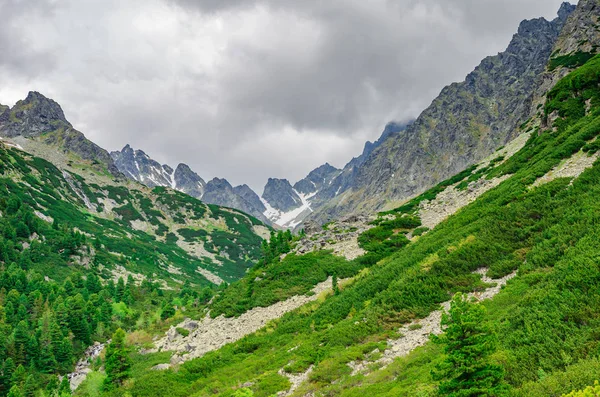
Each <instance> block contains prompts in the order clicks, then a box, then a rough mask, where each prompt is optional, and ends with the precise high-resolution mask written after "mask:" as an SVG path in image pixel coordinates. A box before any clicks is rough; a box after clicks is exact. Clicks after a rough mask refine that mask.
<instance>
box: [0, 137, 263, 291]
mask: <svg viewBox="0 0 600 397" xmlns="http://www.w3.org/2000/svg"><path fill="white" fill-rule="evenodd" d="M0 179H1V183H0V198H4V199H8V198H10V197H19V198H20V200H22V201H23V202H24V203H26V204H27V205H29V206H30V207H31V208H32V209H33V210H34V211H37V212H38V213H39V214H41V215H42V216H44V217H46V219H48V220H53V221H56V222H58V223H61V224H67V225H69V226H70V227H73V228H76V229H77V230H79V231H80V232H81V233H83V234H85V235H87V236H89V242H90V244H89V246H87V247H86V250H85V252H82V253H80V254H79V255H78V256H80V258H79V259H76V258H73V260H72V261H71V263H70V264H69V266H61V267H56V268H55V267H46V268H41V267H40V269H39V270H40V271H44V272H47V273H48V274H51V275H52V277H56V278H57V279H59V280H60V279H62V278H64V277H65V276H66V275H68V274H69V272H71V271H72V270H73V268H74V267H75V268H77V267H81V268H88V269H89V268H94V269H97V270H98V271H99V273H100V275H101V276H102V277H105V278H111V277H113V276H114V275H115V274H114V273H111V272H112V271H113V270H115V269H116V268H117V266H122V267H124V268H125V269H126V270H127V271H128V272H132V273H136V274H139V275H142V276H145V277H150V278H152V279H154V280H163V281H164V282H165V283H167V284H169V285H171V286H177V285H179V284H181V283H182V282H183V281H185V280H188V281H190V282H192V283H193V284H198V285H207V284H209V282H208V280H207V279H206V278H205V277H204V276H202V275H201V274H200V273H199V272H198V271H197V269H198V268H202V269H207V270H209V271H210V272H212V273H214V274H215V275H217V276H218V277H220V278H221V279H223V280H225V281H228V282H231V281H233V280H236V279H238V278H240V277H242V276H243V275H244V274H245V272H246V269H248V268H249V267H251V266H252V265H253V264H254V263H255V262H256V261H257V260H258V258H259V256H260V244H261V241H262V238H261V237H260V236H258V235H257V233H256V231H255V227H263V228H264V226H262V224H261V223H260V222H259V221H258V220H256V219H254V218H253V217H251V216H249V215H246V214H243V213H241V212H239V211H235V210H232V209H228V208H221V207H218V206H213V205H205V204H203V203H202V202H200V201H198V200H196V199H194V198H192V197H189V196H187V195H185V194H183V193H180V192H177V191H172V190H169V189H164V188H156V189H154V190H150V189H147V188H145V187H142V186H141V185H136V184H131V183H130V184H127V185H125V184H123V185H119V184H107V185H102V186H100V185H98V184H96V183H88V182H87V181H86V179H84V178H83V177H81V176H79V175H78V174H75V173H68V172H66V171H65V172H64V173H62V172H61V171H60V170H58V169H57V168H56V167H55V166H54V165H52V164H51V163H49V162H47V161H45V160H43V159H41V158H38V157H32V156H29V155H27V154H26V153H24V152H22V151H19V150H16V149H13V148H7V147H4V146H0ZM78 264H79V265H78ZM40 266H41V265H40ZM124 276H125V277H127V275H126V274H125V275H124Z"/></svg>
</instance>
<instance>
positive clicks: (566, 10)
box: [558, 1, 577, 21]
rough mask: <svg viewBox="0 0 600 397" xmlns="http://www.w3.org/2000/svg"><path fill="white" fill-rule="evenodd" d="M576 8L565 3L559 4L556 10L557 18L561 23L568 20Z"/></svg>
mask: <svg viewBox="0 0 600 397" xmlns="http://www.w3.org/2000/svg"><path fill="white" fill-rule="evenodd" d="M576 8H577V6H576V5H574V4H571V3H569V2H566V1H565V2H564V3H562V4H561V6H560V8H559V9H558V18H559V19H561V20H563V21H566V20H567V18H569V16H570V15H571V14H572V13H573V11H575V9H576Z"/></svg>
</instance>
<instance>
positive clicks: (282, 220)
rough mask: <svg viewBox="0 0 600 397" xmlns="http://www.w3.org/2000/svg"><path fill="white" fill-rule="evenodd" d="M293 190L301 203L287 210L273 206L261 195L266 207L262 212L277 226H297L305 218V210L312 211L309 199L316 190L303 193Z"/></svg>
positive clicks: (291, 227) (290, 227)
mask: <svg viewBox="0 0 600 397" xmlns="http://www.w3.org/2000/svg"><path fill="white" fill-rule="evenodd" d="M293 191H294V193H296V194H297V195H298V197H300V200H301V203H300V206H299V207H296V208H294V209H292V210H290V211H287V212H284V211H280V210H278V209H276V208H273V207H272V206H271V205H270V204H269V202H268V201H266V200H265V199H264V198H262V197H261V199H260V200H261V201H262V203H263V204H264V206H265V208H267V209H266V211H265V212H264V213H263V214H264V215H265V216H266V217H267V218H268V219H269V220H270V221H271V222H273V223H274V224H275V225H277V226H280V227H283V228H289V229H293V228H295V227H296V226H298V225H299V224H300V223H301V222H302V221H303V220H304V218H306V213H307V212H312V208H311V206H310V199H311V198H313V197H314V196H315V195H316V194H317V192H316V191H315V192H312V193H309V194H304V193H300V192H298V191H297V190H295V189H293Z"/></svg>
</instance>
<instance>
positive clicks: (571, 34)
mask: <svg viewBox="0 0 600 397" xmlns="http://www.w3.org/2000/svg"><path fill="white" fill-rule="evenodd" d="M567 4H568V3H565V4H563V6H561V9H560V10H559V18H565V16H568V17H567V18H566V22H565V23H564V29H563V31H562V32H561V35H560V37H559V38H558V40H557V42H556V46H555V51H554V52H553V54H552V55H553V57H558V56H565V55H575V54H577V53H580V52H583V53H596V52H597V51H596V48H597V47H598V46H599V45H600V31H598V24H599V22H600V3H599V2H598V0H579V3H578V4H577V7H576V8H573V7H574V6H571V7H569V5H567ZM569 11H571V12H570V13H569Z"/></svg>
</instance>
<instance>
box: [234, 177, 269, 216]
mask: <svg viewBox="0 0 600 397" xmlns="http://www.w3.org/2000/svg"><path fill="white" fill-rule="evenodd" d="M233 192H234V193H235V194H237V195H238V196H240V197H241V198H243V199H244V200H246V202H247V203H248V204H249V205H250V206H252V208H253V210H254V211H257V212H259V213H261V214H262V213H263V212H265V211H266V210H267V209H266V208H265V205H264V204H263V202H262V201H260V197H258V194H256V193H255V192H254V190H252V189H251V188H250V186H248V185H245V184H244V185H240V186H236V187H234V188H233Z"/></svg>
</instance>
